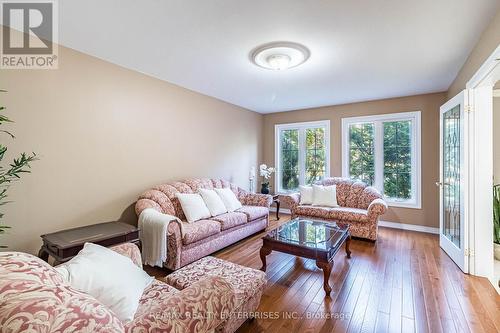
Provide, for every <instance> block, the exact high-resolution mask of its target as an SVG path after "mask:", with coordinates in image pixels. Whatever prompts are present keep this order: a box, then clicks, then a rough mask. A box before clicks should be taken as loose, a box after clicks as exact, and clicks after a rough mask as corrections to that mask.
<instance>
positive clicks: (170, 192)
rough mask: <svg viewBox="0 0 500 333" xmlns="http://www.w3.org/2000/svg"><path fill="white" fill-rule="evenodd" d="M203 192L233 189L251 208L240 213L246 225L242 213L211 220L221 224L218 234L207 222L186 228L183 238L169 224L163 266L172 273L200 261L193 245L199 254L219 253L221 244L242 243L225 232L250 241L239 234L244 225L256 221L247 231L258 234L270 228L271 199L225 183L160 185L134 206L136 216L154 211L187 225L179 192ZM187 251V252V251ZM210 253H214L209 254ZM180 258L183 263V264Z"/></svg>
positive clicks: (205, 180)
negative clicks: (150, 210)
mask: <svg viewBox="0 0 500 333" xmlns="http://www.w3.org/2000/svg"><path fill="white" fill-rule="evenodd" d="M200 188H207V189H213V188H230V189H231V190H232V191H233V192H234V194H235V195H236V197H237V198H238V199H239V200H240V201H241V203H242V204H243V205H244V206H248V207H249V208H245V209H243V210H242V211H241V213H242V214H244V215H245V221H244V222H243V220H241V219H240V217H239V216H240V215H238V214H239V213H238V214H237V215H238V217H236V216H235V215H231V217H229V216H225V217H216V218H211V219H210V220H214V219H215V220H217V221H218V222H216V223H217V224H218V226H219V230H218V231H217V233H218V234H217V233H216V232H215V229H216V227H215V225H214V224H210V223H208V224H207V222H204V225H203V227H201V226H200V225H196V227H195V226H194V225H193V226H188V227H187V228H185V229H187V230H185V231H186V232H185V233H184V234H183V235H181V232H180V228H179V226H178V225H177V224H176V223H170V224H169V227H168V236H167V237H168V239H167V260H166V262H165V264H164V266H165V267H167V268H169V269H172V270H175V269H178V268H180V267H182V266H183V265H186V264H188V263H189V262H192V261H189V262H188V261H185V260H187V258H193V260H197V259H199V258H200V257H199V256H198V254H194V255H193V252H195V250H193V249H192V248H191V247H192V246H193V244H196V246H198V245H199V246H200V251H199V253H203V255H207V254H210V253H212V252H213V251H217V250H219V249H220V248H219V246H220V245H221V244H225V246H227V245H230V244H232V243H234V242H236V241H238V240H240V239H241V238H238V237H233V236H229V234H225V236H224V235H223V233H224V232H225V231H231V229H232V228H234V230H233V231H234V232H235V234H234V235H240V236H241V237H247V236H249V234H247V233H246V232H242V231H237V228H239V227H243V226H244V224H246V223H249V221H252V222H253V221H256V222H258V223H256V224H254V225H253V226H252V227H250V228H248V229H246V230H248V231H249V230H252V231H254V233H255V232H258V231H260V230H262V229H265V228H266V227H267V225H268V222H267V220H268V216H269V207H270V206H271V204H272V196H270V195H264V194H255V193H249V192H248V191H245V190H243V189H241V188H239V187H238V186H236V185H235V184H233V183H230V182H228V181H227V180H224V179H208V178H203V179H202V178H193V179H187V180H184V181H180V182H170V183H166V184H161V185H157V186H155V187H153V188H152V189H150V190H148V191H145V192H144V193H142V194H141V195H140V196H139V198H138V200H137V202H136V204H135V212H136V214H137V216H139V215H140V214H141V212H142V211H143V210H144V209H147V208H153V209H155V210H157V211H158V212H160V213H163V214H169V215H174V216H177V217H178V218H179V219H181V220H183V221H185V220H186V217H185V215H184V212H183V211H182V207H181V205H180V202H179V200H178V199H177V198H176V194H177V193H179V192H180V193H195V192H197V191H198V190H199V189H200ZM264 212H266V214H264ZM257 216H259V217H257ZM262 221H265V223H262ZM200 222H203V221H197V222H195V223H200ZM256 226H259V227H260V229H258V230H256V229H255V228H256ZM198 227H200V228H198ZM216 237H225V238H226V239H225V240H217V241H214V238H216ZM205 239H206V240H207V241H210V242H211V243H210V245H202V244H199V243H200V242H202V241H204V240H205ZM228 239H230V240H232V243H228V242H227V240H228ZM184 247H188V248H186V249H184ZM184 250H188V253H187V254H185V255H184V254H183V252H184ZM210 250H211V251H212V252H206V251H210ZM181 257H183V258H184V259H182V260H181Z"/></svg>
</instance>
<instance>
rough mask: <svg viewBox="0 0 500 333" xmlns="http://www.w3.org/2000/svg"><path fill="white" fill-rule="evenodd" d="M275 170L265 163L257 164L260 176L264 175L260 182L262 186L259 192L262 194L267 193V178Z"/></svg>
mask: <svg viewBox="0 0 500 333" xmlns="http://www.w3.org/2000/svg"><path fill="white" fill-rule="evenodd" d="M275 171H276V169H275V168H273V167H268V166H267V165H265V164H261V165H260V166H259V174H260V176H261V177H264V181H263V182H262V188H261V189H260V192H261V193H263V194H269V178H271V175H272V174H273V173H274V172H275Z"/></svg>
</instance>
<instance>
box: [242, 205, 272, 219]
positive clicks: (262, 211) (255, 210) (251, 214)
mask: <svg viewBox="0 0 500 333" xmlns="http://www.w3.org/2000/svg"><path fill="white" fill-rule="evenodd" d="M237 211H238V212H241V213H244V214H245V215H246V216H247V218H248V221H253V220H256V219H260V218H263V217H266V218H267V216H268V215H269V208H267V207H262V206H243V207H241V208H240V209H238V210H237Z"/></svg>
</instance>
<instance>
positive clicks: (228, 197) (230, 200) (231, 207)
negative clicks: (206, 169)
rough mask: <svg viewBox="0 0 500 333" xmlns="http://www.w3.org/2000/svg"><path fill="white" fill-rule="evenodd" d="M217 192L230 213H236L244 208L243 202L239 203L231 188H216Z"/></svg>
mask: <svg viewBox="0 0 500 333" xmlns="http://www.w3.org/2000/svg"><path fill="white" fill-rule="evenodd" d="M215 192H217V194H218V195H219V197H220V198H221V200H222V202H223V203H224V206H226V209H227V211H228V212H234V211H235V210H237V209H240V208H241V207H242V205H241V202H239V200H238V198H236V195H235V194H234V192H233V191H231V189H230V188H216V189H215Z"/></svg>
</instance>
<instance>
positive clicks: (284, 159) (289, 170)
mask: <svg viewBox="0 0 500 333" xmlns="http://www.w3.org/2000/svg"><path fill="white" fill-rule="evenodd" d="M280 147H281V152H280V153H281V154H280V155H281V161H280V166H281V187H282V189H283V190H294V189H296V188H298V187H299V130H297V129H291V130H282V131H281V132H280Z"/></svg>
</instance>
